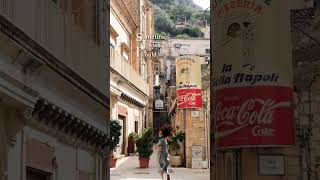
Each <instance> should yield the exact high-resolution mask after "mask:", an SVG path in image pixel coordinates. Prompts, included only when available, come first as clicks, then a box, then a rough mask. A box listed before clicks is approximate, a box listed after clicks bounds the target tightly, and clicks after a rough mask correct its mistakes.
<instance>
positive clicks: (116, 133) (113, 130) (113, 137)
mask: <svg viewBox="0 0 320 180" xmlns="http://www.w3.org/2000/svg"><path fill="white" fill-rule="evenodd" d="M121 129H122V127H121V125H120V122H119V121H118V120H111V121H110V154H109V157H110V162H109V163H110V168H114V167H116V164H117V158H116V157H115V156H114V151H115V149H116V147H117V146H118V144H119V142H120V136H121Z"/></svg>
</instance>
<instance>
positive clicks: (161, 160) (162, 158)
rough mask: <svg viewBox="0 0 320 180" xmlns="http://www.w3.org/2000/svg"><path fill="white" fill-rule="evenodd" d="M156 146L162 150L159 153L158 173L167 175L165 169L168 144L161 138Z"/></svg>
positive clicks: (167, 162) (166, 166)
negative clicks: (160, 146) (159, 146)
mask: <svg viewBox="0 0 320 180" xmlns="http://www.w3.org/2000/svg"><path fill="white" fill-rule="evenodd" d="M158 145H162V150H161V151H159V152H158V153H159V155H158V158H159V165H160V169H159V172H162V173H167V169H168V166H169V150H168V142H167V140H166V139H165V138H161V139H160V140H159V142H158Z"/></svg>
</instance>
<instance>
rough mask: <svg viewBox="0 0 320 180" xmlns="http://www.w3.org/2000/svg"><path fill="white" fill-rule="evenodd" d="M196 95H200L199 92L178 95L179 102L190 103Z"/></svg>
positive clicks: (194, 99)
mask: <svg viewBox="0 0 320 180" xmlns="http://www.w3.org/2000/svg"><path fill="white" fill-rule="evenodd" d="M197 96H201V94H199V93H186V94H184V95H181V96H179V99H178V100H179V104H184V103H191V102H195V101H196V98H197Z"/></svg>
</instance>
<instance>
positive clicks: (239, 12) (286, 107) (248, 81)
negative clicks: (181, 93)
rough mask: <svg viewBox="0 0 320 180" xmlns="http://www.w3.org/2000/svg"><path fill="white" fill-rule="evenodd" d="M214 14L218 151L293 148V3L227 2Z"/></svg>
mask: <svg viewBox="0 0 320 180" xmlns="http://www.w3.org/2000/svg"><path fill="white" fill-rule="evenodd" d="M214 12H215V13H216V14H215V18H214V20H215V22H214V27H215V29H214V33H215V44H214V49H215V50H214V52H215V57H216V58H215V65H214V70H213V72H214V79H213V80H212V81H213V85H214V88H213V89H215V116H216V117H215V120H216V138H217V139H216V146H217V148H219V149H222V148H234V147H247V146H250V147H257V146H279V145H280V146H282V145H293V144H294V124H293V122H294V121H293V107H292V101H293V88H292V77H293V73H292V58H291V44H290V43H291V35H290V11H289V8H288V0H281V1H273V0H248V1H241V0H224V1H220V2H219V3H218V4H217V7H216V9H215V11H214Z"/></svg>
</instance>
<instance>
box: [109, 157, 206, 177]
mask: <svg viewBox="0 0 320 180" xmlns="http://www.w3.org/2000/svg"><path fill="white" fill-rule="evenodd" d="M172 169H173V173H171V175H170V176H171V179H172V180H208V179H209V176H210V174H209V170H207V169H187V168H172ZM110 176H111V180H155V179H161V178H160V175H159V174H158V173H157V164H156V160H155V156H154V155H153V156H152V157H151V159H150V164H149V168H147V169H140V168H139V159H138V157H125V158H123V159H121V160H118V162H117V167H116V168H112V169H111V174H110Z"/></svg>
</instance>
